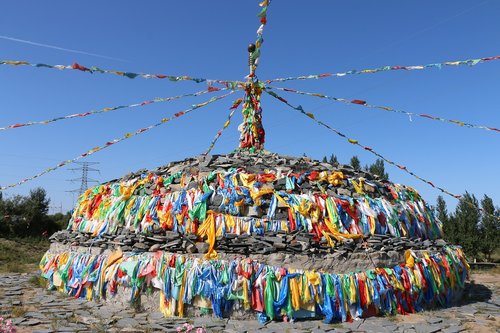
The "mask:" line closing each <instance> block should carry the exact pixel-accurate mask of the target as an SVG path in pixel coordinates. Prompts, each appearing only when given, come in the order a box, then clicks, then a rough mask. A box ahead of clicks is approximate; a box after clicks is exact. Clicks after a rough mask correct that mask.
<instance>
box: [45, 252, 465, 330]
mask: <svg viewBox="0 0 500 333" xmlns="http://www.w3.org/2000/svg"><path fill="white" fill-rule="evenodd" d="M40 269H41V271H42V277H44V278H45V279H47V280H48V284H49V287H50V288H54V287H56V288H58V289H59V290H60V291H63V292H65V293H67V294H69V295H74V296H75V297H80V298H87V299H89V300H92V299H101V298H105V297H106V294H107V293H108V292H109V294H110V295H111V296H113V295H115V294H116V292H117V290H118V287H119V286H122V287H128V288H130V289H129V290H130V291H131V301H135V300H137V299H138V298H139V297H140V295H141V293H142V292H144V291H147V290H152V289H153V288H154V289H159V290H160V309H161V310H162V312H163V313H164V315H165V316H183V315H184V314H185V310H186V309H187V307H186V308H185V306H191V307H198V308H205V309H211V310H212V311H213V313H214V314H215V315H216V316H218V317H223V316H225V315H228V314H230V313H231V310H232V309H233V308H235V307H236V308H238V307H239V306H241V305H243V306H244V308H245V309H247V310H253V311H255V313H256V315H257V316H258V317H259V318H261V319H263V320H267V319H282V318H284V316H287V317H288V318H289V319H293V318H295V314H296V312H302V313H303V312H304V311H307V312H308V313H309V314H311V315H317V316H323V317H324V318H325V321H326V322H332V321H334V320H336V321H347V320H352V319H356V318H359V317H365V316H370V315H373V314H375V313H376V314H381V315H389V314H395V313H400V314H405V313H414V312H418V311H422V310H424V309H425V308H432V307H433V306H436V305H440V306H448V305H450V304H451V301H452V300H453V299H454V298H455V297H456V296H458V295H460V290H462V289H463V288H464V282H465V279H466V278H467V276H468V272H469V265H468V263H467V261H466V259H465V256H464V254H463V252H462V250H461V249H460V248H459V247H454V246H446V247H444V248H442V249H441V250H440V251H433V252H431V253H428V252H424V253H422V254H421V255H420V256H417V255H416V254H415V253H413V252H411V251H407V252H406V253H405V260H404V261H403V262H402V263H401V264H399V265H396V266H393V267H385V268H373V269H369V270H366V271H361V272H351V273H344V274H335V273H327V272H316V271H307V270H301V269H287V268H285V267H280V266H270V265H266V264H262V263H259V262H257V261H253V260H249V259H241V258H237V259H234V260H231V261H226V260H202V259H200V258H192V257H187V256H182V255H177V254H171V253H166V252H162V251H158V252H155V253H144V254H140V255H139V254H136V253H121V252H120V251H118V252H115V253H111V254H110V255H109V256H105V255H91V254H81V253H80V254H79V253H76V252H63V253H60V254H49V253H46V254H45V255H44V257H43V258H42V260H41V261H40Z"/></svg>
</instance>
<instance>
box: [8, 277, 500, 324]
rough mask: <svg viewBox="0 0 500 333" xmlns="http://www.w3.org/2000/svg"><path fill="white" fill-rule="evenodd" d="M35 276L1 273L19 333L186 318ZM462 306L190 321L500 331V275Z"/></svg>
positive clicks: (472, 289)
mask: <svg viewBox="0 0 500 333" xmlns="http://www.w3.org/2000/svg"><path fill="white" fill-rule="evenodd" d="M37 279H38V278H37V275H36V274H15V273H12V274H0V315H1V316H3V317H4V318H11V319H12V320H13V322H14V323H15V326H16V327H17V329H18V332H21V333H22V332H40V333H41V332H129V333H130V332H144V333H147V332H176V328H177V327H178V326H180V325H182V324H183V323H185V322H186V319H182V320H181V319H171V318H169V319H165V318H163V316H162V315H161V314H160V313H151V314H148V313H141V312H136V311H134V310H133V309H130V310H126V311H123V310H120V311H119V310H117V309H115V308H113V307H111V306H107V305H102V304H96V303H94V302H87V301H85V300H81V299H77V300H75V299H72V298H70V297H67V296H64V295H61V294H59V293H57V292H50V291H46V290H44V289H43V288H40V287H39V285H38V284H37ZM475 279H476V284H469V285H468V286H467V289H466V291H465V299H464V302H463V304H462V305H461V306H459V307H451V308H448V309H444V310H437V311H427V312H422V313H419V314H412V315H408V316H395V317H389V318H387V317H386V318H379V317H377V318H375V317H374V318H368V319H362V320H357V321H354V322H352V323H342V324H324V323H322V322H321V321H319V320H318V321H302V322H295V323H282V322H271V323H268V324H267V325H262V324H260V323H258V322H257V321H236V320H220V319H214V318H193V319H188V321H189V322H190V323H192V324H193V325H195V327H206V329H207V332H225V333H237V332H259V333H272V332H277V333H278V332H280V333H281V332H283V333H309V332H408V333H410V332H411V333H413V332H426V333H428V332H443V333H453V332H500V321H499V318H498V317H500V316H499V313H500V286H499V281H498V280H499V279H500V278H499V275H498V274H497V275H493V274H481V275H477V276H475Z"/></svg>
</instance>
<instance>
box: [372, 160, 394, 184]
mask: <svg viewBox="0 0 500 333" xmlns="http://www.w3.org/2000/svg"><path fill="white" fill-rule="evenodd" d="M368 171H369V172H370V173H371V174H374V175H377V176H379V177H381V178H383V179H389V175H388V174H387V172H385V165H384V160H382V159H381V158H377V160H375V163H373V164H372V165H370V166H369V167H368Z"/></svg>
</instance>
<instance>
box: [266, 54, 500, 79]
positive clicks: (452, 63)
mask: <svg viewBox="0 0 500 333" xmlns="http://www.w3.org/2000/svg"><path fill="white" fill-rule="evenodd" d="M491 60H500V56H494V57H487V58H478V59H468V60H458V61H445V62H441V63H435V64H427V65H416V66H384V67H379V68H374V69H362V70H358V69H353V70H351V71H347V72H341V73H325V74H313V75H302V76H292V77H287V78H278V79H273V80H268V81H266V82H267V83H271V82H284V81H292V80H309V79H322V78H325V77H331V76H346V75H349V74H369V73H377V72H386V71H396V70H405V71H412V70H421V69H429V68H439V69H441V68H442V67H445V66H462V65H468V66H474V65H477V64H480V63H483V62H486V61H491Z"/></svg>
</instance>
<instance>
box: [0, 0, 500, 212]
mask: <svg viewBox="0 0 500 333" xmlns="http://www.w3.org/2000/svg"><path fill="white" fill-rule="evenodd" d="M258 11H259V7H258V1H249V0H246V1H229V0H224V1H201V0H200V1H192V0H185V1H175V2H174V1H168V2H167V1H148V2H131V1H87V2H85V4H82V3H77V2H74V3H72V2H67V1H52V2H51V4H50V6H47V5H46V4H44V3H41V2H39V1H11V2H7V3H4V4H3V5H2V11H1V12H0V35H1V36H7V37H11V38H17V39H23V40H28V41H32V42H36V43H41V44H48V45H54V46H57V47H59V48H65V49H71V50H78V51H83V52H86V53H92V54H94V55H86V54H81V53H72V52H68V51H63V50H60V49H51V48H45V47H41V46H35V45H32V44H26V43H21V42H18V41H13V40H8V39H2V38H0V59H11V60H27V61H30V62H34V63H48V64H65V65H67V64H71V63H73V62H78V63H80V64H83V65H86V66H98V67H101V68H108V69H116V70H125V71H131V72H145V73H164V74H171V75H190V76H195V77H205V78H211V79H227V80H240V79H242V78H243V77H244V76H245V75H246V74H247V71H248V66H247V53H246V45H247V44H248V43H249V42H253V41H254V40H255V36H256V34H255V31H256V30H257V28H258V25H259V24H258V19H257V18H256V14H257V13H258ZM498 17H500V2H499V1H495V0H489V1H488V0H487V1H478V0H471V1H465V0H458V1H413V0H411V1H404V2H401V1H371V0H364V1H360V0H350V1H326V0H311V1H298V0H287V1H284V0H274V1H273V3H272V4H271V6H270V7H269V11H268V25H267V26H266V30H265V33H264V39H265V43H264V45H263V47H262V57H261V63H260V66H259V68H258V76H259V77H260V78H261V79H263V80H264V79H271V78H276V77H283V76H294V75H303V74H318V73H324V72H330V73H334V72H342V71H347V70H350V69H368V68H375V67H380V66H384V65H419V64H428V63H435V62H441V61H451V60H461V59H469V58H481V57H487V56H493V55H498V54H500V49H499V47H498V41H499V40H500V29H499V26H498ZM97 55H102V56H103V57H100V56H97ZM499 74H500V61H496V62H489V63H486V64H480V65H477V66H475V67H458V68H445V69H442V70H434V69H430V70H425V71H392V72H385V73H378V74H373V75H358V76H356V75H350V76H346V77H342V78H328V79H323V80H309V81H290V82H286V83H282V84H276V85H277V86H281V87H289V88H296V89H301V90H305V91H311V92H319V93H324V94H327V95H330V96H336V97H343V98H348V99H363V100H367V101H368V102H370V103H373V104H379V105H386V106H392V107H394V108H400V109H403V110H406V111H409V112H415V113H427V114H432V115H436V116H442V117H445V118H451V119H460V120H463V121H466V122H470V123H476V124H482V125H489V126H492V127H499V126H500V115H499V111H498V88H499V81H498V80H499ZM0 87H1V89H0V127H2V126H5V125H9V124H12V123H20V122H26V121H31V120H44V119H50V118H54V117H57V116H61V115H67V114H72V113H80V112H85V111H89V110H95V109H100V108H102V107H107V106H116V105H124V104H131V103H136V102H141V101H145V100H149V99H152V98H154V97H168V96H174V95H178V94H182V93H189V92H195V91H198V90H203V89H204V88H206V85H205V84H196V83H192V82H177V83H173V82H168V81H161V80H144V79H139V78H137V79H134V80H130V79H127V78H122V77H118V76H113V75H99V74H94V75H90V74H86V73H80V72H77V71H61V72H59V71H56V70H49V69H36V68H31V67H8V66H1V67H0ZM239 95H240V93H236V94H234V95H233V96H232V97H229V99H225V100H223V101H220V102H217V103H214V104H212V105H210V106H209V107H206V108H201V109H199V110H197V111H196V112H193V113H191V114H189V115H187V116H185V117H181V118H179V119H177V120H175V121H172V122H171V123H168V124H166V125H164V126H161V127H158V128H156V129H154V130H151V131H149V132H147V133H145V134H143V135H140V136H137V137H135V138H132V139H129V140H126V141H124V142H122V143H120V144H117V145H115V146H113V147H111V148H109V149H105V150H104V151H102V152H99V153H96V154H94V155H93V156H91V157H89V158H88V159H86V160H88V161H94V162H99V163H100V164H99V165H98V166H97V167H98V168H99V170H100V174H91V177H93V178H96V179H98V180H100V181H106V180H109V179H113V178H117V177H121V176H123V175H124V174H126V173H128V172H130V171H135V170H138V169H141V168H153V167H156V166H159V165H162V164H165V163H167V162H169V161H175V160H180V159H183V158H185V157H189V156H195V155H198V154H200V153H202V152H203V151H204V150H206V148H207V147H208V145H209V143H210V141H211V139H212V138H213V136H214V135H215V133H216V132H217V131H218V129H219V128H221V127H222V125H223V123H224V121H225V119H226V118H227V114H228V108H229V107H230V105H231V103H232V100H234V99H236V98H237V97H239ZM282 95H283V97H285V98H287V99H288V100H289V101H290V102H291V103H292V104H295V105H297V104H301V105H302V106H303V108H304V109H305V110H306V111H312V112H313V113H315V115H316V117H317V118H319V119H321V120H323V121H325V122H326V123H328V124H331V125H332V126H334V127H335V128H337V129H339V130H340V131H342V132H344V133H346V134H348V135H349V136H350V137H352V138H356V139H358V140H359V141H360V142H361V143H362V144H364V145H368V146H371V147H372V148H374V149H376V150H377V151H379V152H380V153H382V154H383V155H385V156H386V157H388V158H389V159H391V160H393V161H395V162H398V163H400V164H403V165H406V166H407V167H408V168H410V169H411V170H413V171H414V172H415V173H416V174H418V175H420V176H422V177H424V178H426V179H429V180H431V181H433V182H434V183H435V184H437V185H440V186H442V187H444V188H446V189H448V190H450V191H451V192H455V193H463V192H465V191H466V190H467V191H469V192H472V193H474V194H475V195H476V196H478V197H482V196H483V194H485V193H486V194H488V195H489V196H491V197H492V198H493V200H494V202H495V204H496V205H499V204H500V186H499V185H500V181H499V176H498V169H499V167H498V166H499V164H500V154H499V144H500V136H499V134H498V133H495V132H486V131H483V130H479V129H466V128H460V127H458V126H455V125H451V124H446V123H441V122H435V121H430V120H426V119H421V118H413V119H412V121H410V120H409V119H408V117H405V116H401V115H398V114H394V113H387V112H383V111H379V110H371V109H366V108H363V107H360V106H355V105H352V106H349V105H342V104H336V103H334V102H331V101H327V100H321V99H316V98H314V97H308V96H295V95H290V94H286V93H283V94H282ZM207 98H208V96H207V95H205V96H203V97H197V98H185V99H183V100H180V101H176V102H171V103H158V104H156V105H149V106H146V107H143V108H135V109H125V110H121V111H116V112H111V113H108V114H101V115H96V116H91V117H86V118H80V119H77V120H67V121H60V122H57V123H54V124H51V125H45V126H31V127H27V128H21V129H14V130H9V131H3V132H0V136H1V138H0V156H1V157H0V184H2V185H6V184H10V183H13V182H17V181H19V180H20V179H22V178H25V177H28V176H31V175H33V174H35V173H38V172H39V171H42V170H44V169H46V168H48V167H51V166H53V165H55V164H57V163H59V162H60V161H62V160H66V159H70V158H73V157H75V156H77V155H79V154H81V153H83V152H85V151H87V150H88V149H90V148H92V147H95V146H98V145H101V144H103V143H105V142H106V141H109V140H111V139H113V138H118V137H120V136H122V135H123V134H124V133H127V132H130V131H134V130H136V129H138V128H141V127H145V126H147V125H150V124H152V123H155V122H157V121H158V120H159V119H161V118H163V117H165V116H170V115H172V114H174V113H175V112H177V111H179V110H182V109H185V108H187V107H189V106H190V105H191V104H194V103H199V102H202V101H204V100H205V99H207ZM262 107H263V111H264V116H263V117H264V126H265V129H266V131H267V137H266V139H267V143H266V149H268V150H270V151H273V152H278V153H283V154H288V155H302V154H304V153H305V154H307V155H308V156H311V157H313V158H318V159H320V158H321V157H322V156H324V155H329V154H331V153H335V154H336V155H337V156H338V157H339V160H340V161H341V162H344V163H347V162H348V161H349V159H350V158H351V156H353V155H358V156H359V158H360V159H361V161H362V164H369V163H372V162H373V161H374V159H375V158H374V156H372V155H370V154H368V153H366V152H364V151H361V150H359V148H357V147H356V146H354V145H349V144H347V143H346V142H345V141H343V140H342V139H341V138H339V137H337V136H336V135H334V134H333V133H332V132H329V131H328V130H326V129H324V128H322V127H319V126H318V125H317V124H315V123H314V122H312V121H310V120H308V119H307V118H304V117H303V116H301V115H300V114H297V113H296V112H295V111H293V110H291V109H287V107H286V106H285V105H283V104H279V102H277V101H275V100H273V99H272V98H270V97H269V96H264V97H263V102H262ZM240 122H241V113H240V112H237V113H236V115H235V117H234V118H233V121H232V124H231V125H230V127H229V128H228V129H227V130H226V131H225V133H224V134H223V136H222V138H221V139H220V140H219V142H218V144H217V146H216V148H215V150H214V153H227V152H230V151H232V150H233V149H234V148H236V147H237V145H238V132H237V129H236V127H237V125H238V124H239V123H240ZM74 167H75V166H68V167H65V168H62V169H59V170H58V171H55V172H52V173H50V174H48V175H46V176H44V177H41V178H39V179H37V180H35V181H32V182H29V183H26V184H24V185H22V186H19V187H16V188H13V189H10V190H7V191H5V193H4V195H5V196H10V195H14V194H26V193H28V192H29V190H30V189H32V188H34V187H38V186H42V187H44V188H45V189H46V190H47V191H48V193H49V196H50V198H51V199H52V205H53V206H54V207H56V206H57V207H58V206H60V205H61V204H62V207H63V210H69V209H70V208H71V206H72V204H73V202H74V199H75V198H74V197H73V196H72V194H70V193H67V192H66V191H67V190H70V189H74V188H77V187H79V184H78V183H73V184H72V183H69V182H67V181H66V180H67V179H71V178H77V177H79V176H80V174H78V173H77V172H76V173H75V172H72V171H70V170H69V168H74ZM386 169H387V171H388V172H389V175H390V178H391V180H392V181H394V182H397V183H403V184H408V185H410V186H413V187H415V188H416V189H418V190H419V192H420V193H421V194H422V195H423V196H424V198H426V199H427V201H429V202H430V203H432V204H433V203H434V202H435V199H436V197H437V195H438V194H439V192H438V191H436V190H434V189H432V188H431V187H429V186H428V185H426V184H424V183H421V182H419V181H418V180H416V179H414V178H412V177H411V176H409V175H407V174H405V173H403V172H401V171H399V170H398V169H395V168H393V167H390V166H387V167H386ZM447 202H448V204H449V205H450V207H452V208H453V207H454V206H455V204H456V201H455V200H454V199H452V198H450V199H447ZM58 209H59V208H57V209H56V208H54V209H53V211H55V210H58Z"/></svg>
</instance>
